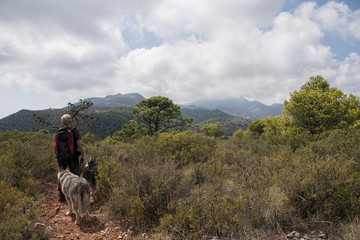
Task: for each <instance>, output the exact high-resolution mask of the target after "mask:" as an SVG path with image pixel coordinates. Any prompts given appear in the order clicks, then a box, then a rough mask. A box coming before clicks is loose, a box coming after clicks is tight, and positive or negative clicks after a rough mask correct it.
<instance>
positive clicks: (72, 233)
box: [36, 182, 136, 240]
mask: <svg viewBox="0 0 360 240" xmlns="http://www.w3.org/2000/svg"><path fill="white" fill-rule="evenodd" d="M40 197H41V198H42V199H43V204H42V207H41V209H42V212H41V218H42V220H41V222H38V223H36V224H37V226H41V227H45V228H46V230H47V231H48V232H51V233H52V237H51V238H50V239H51V240H58V239H63V240H68V239H69V240H70V239H73V240H75V239H80V240H82V239H86V240H93V239H94V240H106V239H112V240H113V239H127V240H136V238H134V237H132V236H131V231H129V230H128V231H123V229H121V228H120V226H119V224H118V223H116V222H112V221H110V220H108V219H107V218H106V216H105V214H104V212H103V211H102V210H101V207H100V204H98V203H96V202H93V200H92V199H91V205H90V211H89V215H90V220H89V221H85V218H84V219H81V221H80V224H79V225H78V226H76V225H75V223H74V222H75V215H74V214H73V215H71V216H67V215H66V214H65V213H66V212H67V211H68V207H67V203H66V202H64V203H61V202H59V201H58V192H57V184H56V183H55V182H54V183H46V184H44V185H43V189H42V193H41V194H40Z"/></svg>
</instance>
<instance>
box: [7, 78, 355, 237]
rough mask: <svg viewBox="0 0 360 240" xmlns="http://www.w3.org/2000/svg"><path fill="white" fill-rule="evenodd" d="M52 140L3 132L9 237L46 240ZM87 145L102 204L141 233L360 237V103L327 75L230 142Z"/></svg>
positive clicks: (190, 137) (148, 139)
mask: <svg viewBox="0 0 360 240" xmlns="http://www.w3.org/2000/svg"><path fill="white" fill-rule="evenodd" d="M337 113H341V114H337ZM334 114H335V115H336V118H335V117H334ZM309 116H312V117H311V118H309ZM133 126H138V125H133ZM137 133H139V132H137ZM140 133H141V131H140ZM53 138H54V135H53V134H52V133H47V132H46V131H41V132H36V133H31V132H28V133H22V132H17V131H15V132H6V133H0V164H1V166H2V168H1V170H0V185H1V188H0V191H1V195H0V196H1V197H0V213H1V214H0V216H2V217H1V218H0V234H2V235H1V236H0V238H1V239H21V238H22V239H31V238H33V239H47V238H48V235H47V234H49V233H48V232H46V231H42V229H41V228H40V229H36V228H34V227H33V226H34V223H35V222H36V219H37V217H38V215H37V209H38V206H39V204H40V202H39V200H37V198H36V195H37V189H38V188H37V186H39V184H40V183H42V182H46V181H49V180H50V179H51V176H53V174H54V171H56V170H55V166H54V161H53V149H52V147H53ZM85 139H87V140H89V139H88V138H85ZM83 143H84V148H85V151H86V155H87V156H91V157H96V158H97V160H98V161H99V163H100V168H99V175H98V178H97V182H98V186H99V191H98V192H97V197H98V198H99V201H100V202H101V204H102V206H103V208H104V209H105V210H106V212H107V214H108V217H109V218H111V219H118V220H119V223H121V225H122V227H125V228H131V229H132V230H133V231H134V234H135V235H136V234H139V236H141V234H143V233H147V237H148V238H149V239H214V238H217V239H286V234H288V233H290V232H292V231H293V230H296V231H298V232H301V233H302V234H307V233H308V234H310V233H312V232H313V231H319V230H321V231H323V232H325V233H326V234H325V235H327V238H328V239H350V240H354V239H358V236H359V234H360V224H359V220H358V219H359V217H360V194H359V193H360V171H359V169H360V160H359V159H360V158H359V157H360V154H359V149H360V102H359V99H358V98H357V97H355V96H353V95H351V94H350V95H346V94H344V93H342V92H341V91H340V90H338V89H336V88H332V87H330V86H329V84H328V83H327V81H326V80H324V79H323V78H322V77H321V76H316V77H313V78H311V79H310V80H309V82H308V83H306V84H305V85H304V86H302V88H301V89H300V90H296V91H294V92H292V93H291V97H290V99H289V101H288V102H286V103H285V115H284V116H278V117H273V118H268V119H265V120H256V121H254V122H252V123H251V124H250V125H249V127H248V128H247V129H246V130H243V129H238V130H237V131H236V132H235V133H234V134H233V136H232V137H229V138H217V137H214V136H209V135H206V134H203V133H199V132H196V131H192V130H184V131H170V132H163V133H156V134H154V135H152V136H149V135H146V134H143V135H137V137H136V138H133V139H131V141H126V142H124V141H119V140H116V139H112V138H111V137H109V138H107V139H106V140H101V141H98V142H94V141H85V140H84V142H83ZM23 209H29V211H23ZM90 214H91V213H90ZM43 230H44V229H43Z"/></svg>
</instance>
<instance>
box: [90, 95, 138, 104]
mask: <svg viewBox="0 0 360 240" xmlns="http://www.w3.org/2000/svg"><path fill="white" fill-rule="evenodd" d="M143 99H145V98H144V97H143V96H142V95H141V94H139V93H128V94H121V93H118V94H115V95H108V96H106V97H92V98H86V99H84V100H86V101H91V102H92V103H93V104H94V106H95V107H119V106H120V107H135V105H136V104H137V103H138V102H140V101H141V100H143Z"/></svg>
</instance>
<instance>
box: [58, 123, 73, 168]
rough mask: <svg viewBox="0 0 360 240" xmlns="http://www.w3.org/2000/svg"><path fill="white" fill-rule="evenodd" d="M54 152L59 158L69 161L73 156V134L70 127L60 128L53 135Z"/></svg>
mask: <svg viewBox="0 0 360 240" xmlns="http://www.w3.org/2000/svg"><path fill="white" fill-rule="evenodd" d="M55 154H56V156H57V157H58V159H59V160H61V161H63V162H69V161H71V159H72V158H73V156H74V136H73V133H72V129H66V128H61V129H59V130H58V131H57V133H56V137H55Z"/></svg>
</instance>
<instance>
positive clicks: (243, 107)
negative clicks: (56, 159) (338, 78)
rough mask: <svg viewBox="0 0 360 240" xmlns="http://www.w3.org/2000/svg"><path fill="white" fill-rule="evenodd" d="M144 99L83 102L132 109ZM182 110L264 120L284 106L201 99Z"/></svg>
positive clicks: (134, 95)
mask: <svg viewBox="0 0 360 240" xmlns="http://www.w3.org/2000/svg"><path fill="white" fill-rule="evenodd" d="M143 99H145V98H144V97H143V96H142V95H141V94H139V93H129V94H120V93H118V94H115V95H109V96H106V97H103V98H100V97H97V98H96V97H93V98H87V99H85V100H87V101H91V102H92V103H93V104H94V107H118V106H126V107H134V106H135V105H136V104H137V103H138V102H139V101H141V100H143ZM180 106H181V108H182V109H194V110H195V109H203V110H220V111H222V112H224V113H227V114H229V115H232V116H238V117H243V118H246V119H249V120H255V119H265V118H266V117H274V116H279V115H282V111H283V110H284V105H283V104H279V103H275V104H272V105H270V106H268V105H265V104H263V103H261V102H259V101H249V100H247V99H246V98H227V99H203V100H198V101H194V102H190V103H187V104H182V105H180Z"/></svg>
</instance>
